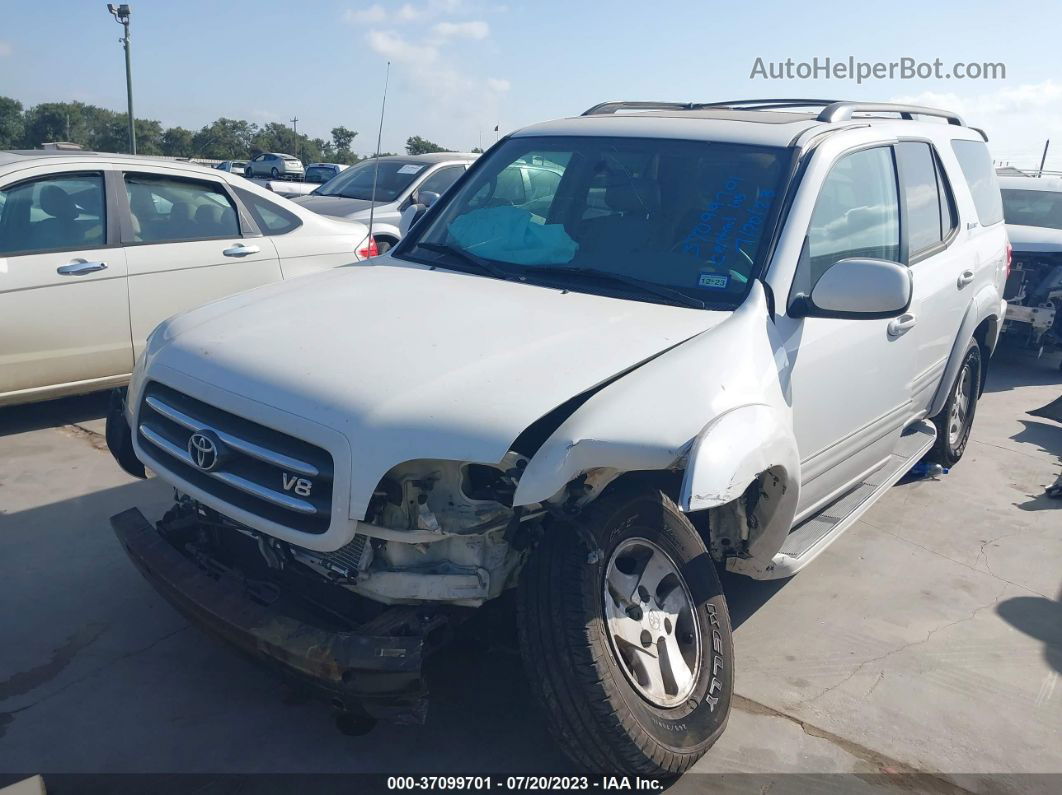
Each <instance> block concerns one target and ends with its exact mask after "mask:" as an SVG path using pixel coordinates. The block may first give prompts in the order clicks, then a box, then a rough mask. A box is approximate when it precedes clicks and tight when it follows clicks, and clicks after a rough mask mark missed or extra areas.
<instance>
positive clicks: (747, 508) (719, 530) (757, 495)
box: [595, 467, 791, 561]
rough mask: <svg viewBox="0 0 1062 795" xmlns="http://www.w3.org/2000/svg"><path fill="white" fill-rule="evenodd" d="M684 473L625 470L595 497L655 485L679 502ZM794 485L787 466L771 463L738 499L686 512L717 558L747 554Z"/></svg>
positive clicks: (713, 555)
mask: <svg viewBox="0 0 1062 795" xmlns="http://www.w3.org/2000/svg"><path fill="white" fill-rule="evenodd" d="M684 475H685V471H684V470H661V471H636V472H625V473H624V474H622V475H620V476H618V477H617V478H615V479H614V480H612V481H610V482H609V483H608V485H607V486H605V488H604V489H602V491H601V494H599V495H597V497H596V498H595V499H600V498H601V497H602V496H604V495H605V494H609V493H611V492H613V491H615V490H621V489H633V488H655V489H659V490H660V491H661V492H663V493H664V494H665V495H667V497H668V498H670V499H671V500H673V501H674V502H675V503H676V504H677V503H678V502H679V492H680V490H681V488H682V480H683V477H684ZM790 485H791V484H789V483H787V482H786V480H785V471H784V470H783V469H781V468H779V467H771V468H769V469H766V470H764V471H763V472H761V473H760V474H759V475H757V476H756V478H755V479H753V480H752V481H751V482H750V483H749V484H748V486H747V487H746V488H745V490H744V492H742V494H741V496H740V497H738V498H737V499H735V500H732V501H731V502H728V503H726V504H725V505H719V506H716V507H713V508H705V509H703V510H699V511H690V512H687V513H686V514H685V516H686V518H687V519H689V520H690V523H691V524H692V525H693V527H694V528H695V529H696V530H697V532H698V533H699V534H700V536H701V538H702V540H703V541H704V545H705V546H706V547H707V548H708V549H709V551H710V552H711V553H712V557H713V558H715V559H716V560H720V561H721V560H723V558H725V557H728V556H730V555H734V554H737V555H744V554H745V551H746V550H747V548H748V545H749V544H750V543H752V542H753V541H754V540H755V539H756V537H757V536H758V535H759V534H760V533H761V532H763V530H764V529H766V528H767V527H768V525H770V524H771V522H772V520H773V519H775V518H776V516H775V514H776V511H777V510H778V508H779V505H780V502H781V501H782V496H783V495H784V494H785V493H786V491H787V490H788V489H789V487H790Z"/></svg>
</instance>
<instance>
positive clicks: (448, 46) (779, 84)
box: [0, 0, 1062, 170]
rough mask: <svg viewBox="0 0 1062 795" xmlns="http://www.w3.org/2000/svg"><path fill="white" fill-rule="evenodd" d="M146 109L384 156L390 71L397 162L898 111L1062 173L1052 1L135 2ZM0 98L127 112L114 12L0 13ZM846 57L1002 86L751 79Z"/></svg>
mask: <svg viewBox="0 0 1062 795" xmlns="http://www.w3.org/2000/svg"><path fill="white" fill-rule="evenodd" d="M132 6H133V17H132V31H133V32H132V56H133V80H134V101H135V111H136V115H137V116H138V117H147V118H153V119H157V120H159V121H161V122H162V124H163V125H164V126H172V125H181V126H183V127H188V128H191V129H198V128H200V127H202V126H203V125H205V124H208V123H209V122H211V121H213V120H214V119H216V118H218V117H219V116H228V117H234V118H245V119H248V120H249V121H253V122H256V123H258V124H264V123H267V122H271V121H279V122H284V123H290V120H291V119H292V118H293V117H298V119H299V122H298V127H299V130H300V132H306V133H309V134H310V135H312V136H319V137H323V138H328V137H329V131H330V130H331V129H332V127H335V126H338V125H344V126H346V127H349V128H350V129H353V130H357V131H358V136H357V138H356V139H355V142H354V147H353V148H354V150H355V151H357V152H359V153H361V154H367V153H369V152H372V151H373V150H374V149H375V144H376V132H377V125H378V124H379V121H380V103H381V95H382V92H383V87H384V77H385V71H386V64H387V62H388V61H390V62H391V68H390V84H389V85H390V88H389V92H388V97H387V112H386V115H385V118H384V126H383V144H382V148H383V150H385V151H402V147H403V145H404V142H405V140H406V138H408V137H409V136H411V135H420V136H423V137H425V138H428V139H430V140H433V141H436V142H438V143H440V144H442V145H444V146H446V147H448V148H451V149H470V148H472V147H473V146H479V145H483V146H486V145H488V144H490V143H493V142H494V138H495V135H496V134H495V132H494V127H495V126H496V125H497V126H499V127H500V134H502V135H504V134H505V133H506V132H508V131H511V130H513V129H517V128H519V127H522V126H525V125H527V124H531V123H534V122H537V121H543V120H546V119H552V118H558V117H563V116H571V115H576V114H578V113H580V112H582V111H583V110H585V109H586V108H588V107H590V106H591V105H594V104H596V103H598V102H602V101H605V100H615V99H654V100H673V101H719V100H724V99H733V98H750V97H785V96H791V97H792V96H797V97H829V98H843V99H860V100H866V101H889V100H904V101H915V102H919V103H923V104H932V105H938V106H942V107H946V108H948V109H950V110H955V111H958V112H960V113H962V114H963V115H964V116H965V117H966V120H967V122H968V123H969V124H971V125H973V126H976V127H981V128H983V129H985V130H986V131H987V132H988V134H989V138H990V142H989V146H990V148H991V150H992V153H993V156H994V157H995V158H997V160H999V161H1001V162H1009V163H1011V164H1013V165H1016V166H1019V167H1035V166H1037V165H1038V164H1039V159H1040V154H1041V151H1042V149H1043V146H1044V141H1045V139H1047V138H1053V139H1054V143H1053V144H1052V147H1053V149H1052V150H1051V151H1050V153H1049V155H1048V164H1047V168H1049V169H1051V168H1053V169H1060V170H1062V68H1060V67H1062V46H1060V45H1059V42H1060V37H1062V3H1058V2H1057V0H1051V1H1050V2H1049V1H1048V0H1041V1H1039V2H1033V0H1010V1H1009V2H1008V3H1006V4H1005V5H1002V4H999V3H992V2H982V0H967V1H966V2H955V1H954V0H950V1H948V2H944V1H943V0H938V2H927V1H926V0H918V1H917V2H911V1H910V0H893V2H885V3H876V4H867V3H865V2H856V0H849V1H848V2H833V1H832V0H831V1H830V2H817V3H815V4H813V5H809V4H800V5H797V4H793V3H784V2H781V1H780V0H759V1H758V2H736V1H735V0H727V1H726V2H720V1H719V0H684V2H673V1H672V0H655V2H646V1H645V0H641V2H627V0H611V1H610V2H605V1H598V2H591V1H590V0H564V1H563V2H562V1H561V0H538V2H520V1H519V0H505V2H494V1H493V0H409V2H406V0H397V1H396V0H303V2H292V0H288V2H278V1H277V0H257V2H251V0H210V1H209V2H208V1H207V0H136V2H134V3H133V4H132ZM0 20H2V21H0V95H6V96H12V97H14V98H16V99H18V100H20V101H21V102H22V103H23V104H24V105H26V106H30V105H33V104H36V103H39V102H46V101H58V100H80V101H82V102H87V103H91V104H95V105H101V106H104V107H108V108H112V109H115V110H124V108H125V77H124V61H123V57H122V51H121V45H120V44H119V42H118V38H119V36H120V35H121V28H120V26H119V25H118V24H117V23H116V22H115V21H114V19H113V18H112V17H111V16H110V14H108V13H107V10H106V2H104V0H48V2H43V1H41V2H27V1H26V0H0ZM849 56H851V57H853V58H854V59H856V60H857V61H866V62H875V61H881V62H890V61H898V60H900V59H901V58H904V57H907V58H912V59H914V60H915V61H924V62H932V61H933V60H934V59H938V58H939V59H940V60H941V62H942V64H943V71H944V72H948V71H950V70H951V68H952V65H953V64H954V63H955V62H958V61H962V62H964V63H985V62H988V63H1002V64H1004V65H1005V68H1006V78H1005V79H991V80H973V79H965V80H958V79H954V78H953V79H944V78H943V77H940V78H937V77H929V78H927V79H919V78H915V79H909V80H901V79H898V78H895V79H889V78H888V77H886V78H884V79H870V80H867V81H865V82H863V83H861V84H859V83H857V82H856V81H855V80H839V79H835V78H834V79H822V78H819V79H806V80H801V79H790V80H786V79H783V80H766V79H763V78H756V77H752V72H753V68H754V66H755V64H756V59H757V58H761V59H763V62H764V64H765V65H767V64H769V63H772V62H773V63H777V62H781V61H785V60H786V59H793V61H794V62H801V61H810V60H811V59H812V58H815V57H817V58H819V59H820V63H821V62H822V60H823V59H825V58H827V57H829V58H831V59H833V60H834V61H835V62H836V61H838V60H842V61H846V60H847V59H848V58H849Z"/></svg>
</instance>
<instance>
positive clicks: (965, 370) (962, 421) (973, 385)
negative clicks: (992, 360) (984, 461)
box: [926, 340, 983, 467]
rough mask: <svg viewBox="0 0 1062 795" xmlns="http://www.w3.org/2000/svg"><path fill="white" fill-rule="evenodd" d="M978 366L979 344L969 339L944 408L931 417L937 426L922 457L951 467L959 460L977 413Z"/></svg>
mask: <svg viewBox="0 0 1062 795" xmlns="http://www.w3.org/2000/svg"><path fill="white" fill-rule="evenodd" d="M982 367H983V362H982V359H981V346H980V345H978V343H977V340H970V344H969V345H967V346H966V353H965V354H963V358H962V364H961V365H960V366H959V373H958V375H956V376H955V382H954V383H953V384H952V385H951V390H950V391H949V392H948V399H947V401H946V402H945V403H944V408H943V409H941V410H940V413H939V414H937V416H935V417H934V418H933V424H934V425H935V426H936V428H937V440H936V442H934V443H933V449H932V450H930V452H929V454H928V455H927V456H926V457H927V458H929V460H930V461H935V462H936V463H938V464H940V465H941V466H945V467H953V466H955V465H956V464H957V463H959V459H960V458H962V454H963V453H964V452H965V451H966V445H967V443H968V442H969V441H970V431H971V430H972V429H973V421H974V414H976V412H977V398H978V396H979V393H980V391H981V369H982Z"/></svg>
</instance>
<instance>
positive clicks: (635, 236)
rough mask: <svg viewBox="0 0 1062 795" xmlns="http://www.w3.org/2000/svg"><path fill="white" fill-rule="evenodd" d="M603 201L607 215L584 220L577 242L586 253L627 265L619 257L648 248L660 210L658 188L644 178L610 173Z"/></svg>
mask: <svg viewBox="0 0 1062 795" xmlns="http://www.w3.org/2000/svg"><path fill="white" fill-rule="evenodd" d="M604 199H605V205H606V206H607V207H608V209H609V210H611V211H612V212H611V214H610V215H605V216H601V217H598V218H591V219H589V220H587V221H585V222H584V223H583V230H582V234H581V235H580V236H579V242H580V245H582V246H583V247H585V248H586V249H587V250H588V251H597V252H601V253H605V252H608V253H610V254H612V255H613V256H617V257H618V258H617V260H616V264H620V265H622V264H623V263H625V262H627V259H626V258H625V257H623V255H627V254H631V253H633V252H636V251H645V250H646V249H648V248H649V246H650V232H651V230H652V224H653V223H654V222H655V221H656V220H657V216H658V215H659V210H660V185H659V184H658V183H657V182H656V180H652V179H647V178H644V177H628V176H626V175H616V174H613V175H610V179H609V181H608V184H606V186H605V196H604Z"/></svg>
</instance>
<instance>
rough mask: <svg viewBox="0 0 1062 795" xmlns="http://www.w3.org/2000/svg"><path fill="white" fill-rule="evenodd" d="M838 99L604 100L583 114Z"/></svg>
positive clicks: (768, 106)
mask: <svg viewBox="0 0 1062 795" xmlns="http://www.w3.org/2000/svg"><path fill="white" fill-rule="evenodd" d="M836 102H837V100H836V99H734V100H727V101H725V102H602V103H600V104H599V105H594V106H593V107H592V108H590V109H589V110H586V111H583V113H582V115H583V116H607V115H610V114H613V113H616V112H617V111H621V110H702V109H707V108H734V109H739V108H748V109H750V110H777V109H779V108H809V107H825V106H826V105H832V104H835V103H836Z"/></svg>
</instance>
